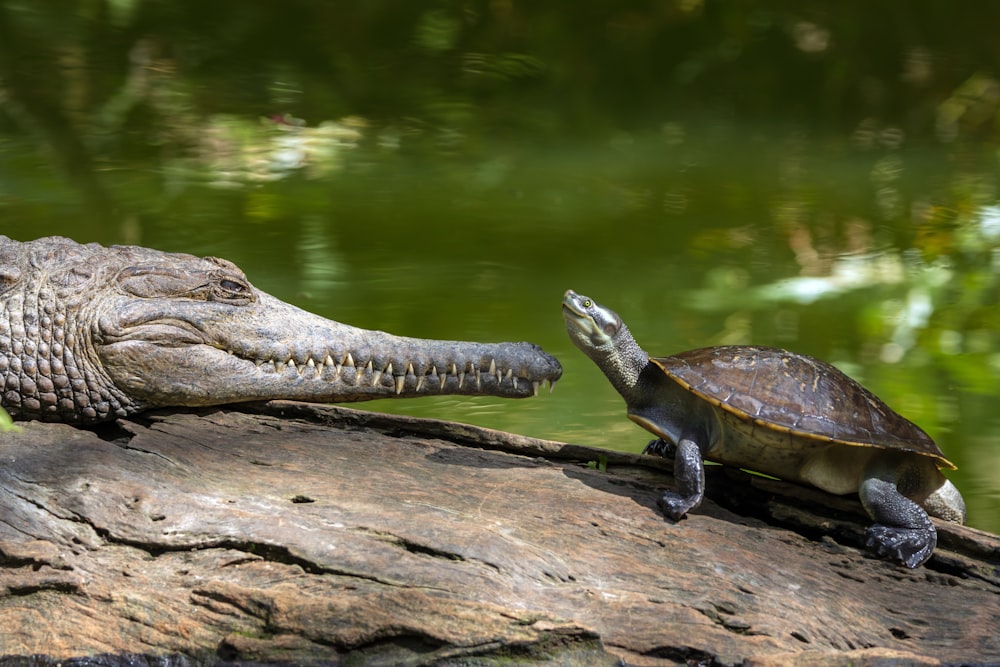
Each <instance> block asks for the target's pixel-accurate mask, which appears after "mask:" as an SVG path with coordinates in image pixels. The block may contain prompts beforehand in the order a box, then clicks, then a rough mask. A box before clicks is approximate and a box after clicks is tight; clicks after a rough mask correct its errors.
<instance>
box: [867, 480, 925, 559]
mask: <svg viewBox="0 0 1000 667" xmlns="http://www.w3.org/2000/svg"><path fill="white" fill-rule="evenodd" d="M859 495H860V496H861V503H862V504H863V505H864V506H865V509H866V510H867V511H868V514H870V515H871V517H872V518H873V519H875V522H876V523H875V524H874V525H873V526H871V527H870V528H868V531H867V532H866V541H865V545H866V546H867V547H869V548H871V549H874V550H875V552H876V553H877V554H878V555H879V556H881V557H883V558H885V557H889V558H893V559H895V560H898V561H900V562H901V563H902V564H903V565H905V566H906V567H910V568H914V567H919V566H921V565H923V564H924V563H925V562H926V561H927V559H928V558H930V557H931V554H932V553H933V552H934V547H935V546H936V545H937V531H936V530H934V524H933V523H931V520H930V517H928V516H927V512H925V511H924V510H923V509H922V508H921V507H920V506H919V505H917V504H916V503H915V502H913V501H912V500H910V499H909V498H907V497H906V496H904V495H903V494H902V493H900V492H899V490H898V489H897V488H896V482H895V481H890V480H885V479H879V478H874V477H873V478H869V479H866V480H864V481H863V482H862V483H861V488H860V489H859Z"/></svg>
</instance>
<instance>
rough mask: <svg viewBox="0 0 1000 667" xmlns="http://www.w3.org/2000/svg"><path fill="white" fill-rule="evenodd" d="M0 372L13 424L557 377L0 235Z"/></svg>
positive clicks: (550, 361)
mask: <svg viewBox="0 0 1000 667" xmlns="http://www.w3.org/2000/svg"><path fill="white" fill-rule="evenodd" d="M0 306H2V315H0V377H2V376H5V385H4V391H3V394H2V404H3V406H4V407H5V408H6V409H7V410H8V411H9V412H10V413H11V414H12V416H14V417H15V418H21V419H28V418H40V419H46V420H54V421H69V422H78V423H87V422H95V421H101V420H104V419H112V418H114V417H116V416H122V415H126V414H130V413H132V412H136V411H139V410H143V409H148V408H152V407H164V406H203V405H215V404H222V403H231V402H240V401H252V400H266V399H277V398H284V399H293V400H309V401H320V402H343V401H358V400H366V399H372V398H380V397H386V396H400V397H406V396H420V395H428V394H441V393H447V394H487V395H493V396H500V397H508V398H520V397H526V396H531V395H533V394H535V393H537V391H538V388H539V386H540V385H542V384H546V383H547V384H549V385H551V384H552V383H554V382H555V381H556V380H558V379H559V377H560V375H561V373H562V369H561V367H560V365H559V362H558V361H557V360H556V359H555V358H554V357H552V356H550V355H548V354H546V353H545V352H543V351H542V350H541V349H540V348H539V347H538V346H536V345H532V344H530V343H475V342H461V341H445V340H426V339H418V338H408V337H403V336H394V335H392V334H388V333H385V332H383V331H372V330H366V329H360V328H357V327H353V326H349V325H346V324H342V323H339V322H335V321H332V320H328V319H325V318H323V317H320V316H318V315H314V314H312V313H309V312H307V311H304V310H302V309H300V308H297V307H295V306H292V305H290V304H287V303H285V302H283V301H281V300H279V299H277V298H275V297H273V296H270V295H269V294H266V293H264V292H261V291H260V290H258V289H256V288H255V287H254V286H253V285H252V284H251V283H250V282H249V281H248V280H247V278H246V276H245V275H244V274H243V272H242V271H240V269H239V268H237V267H236V266H235V265H234V264H232V263H231V262H228V261H226V260H222V259H217V258H199V257H194V256H191V255H185V254H176V253H164V252H160V251H156V250H151V249H148V248H139V247H134V246H111V247H109V248H104V247H102V246H99V245H96V244H88V245H79V244H76V243H74V242H72V241H69V240H68V239H61V238H46V239H39V240H37V241H33V242H31V243H16V242H14V241H10V240H9V239H5V238H4V237H0Z"/></svg>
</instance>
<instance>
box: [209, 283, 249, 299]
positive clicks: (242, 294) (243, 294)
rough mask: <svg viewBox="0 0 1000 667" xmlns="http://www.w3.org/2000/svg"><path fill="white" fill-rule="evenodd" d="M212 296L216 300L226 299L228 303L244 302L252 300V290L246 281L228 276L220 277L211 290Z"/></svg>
mask: <svg viewBox="0 0 1000 667" xmlns="http://www.w3.org/2000/svg"><path fill="white" fill-rule="evenodd" d="M212 296H213V298H214V299H215V300H216V301H226V302H229V303H245V302H248V301H253V291H252V290H251V289H250V286H249V285H247V284H246V283H242V282H239V281H236V280H230V279H229V278H220V279H219V282H217V283H216V285H215V289H213V290H212Z"/></svg>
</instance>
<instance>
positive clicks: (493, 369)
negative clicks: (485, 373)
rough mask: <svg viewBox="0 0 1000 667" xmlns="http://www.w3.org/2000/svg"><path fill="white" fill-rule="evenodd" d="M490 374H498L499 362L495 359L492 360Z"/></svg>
mask: <svg viewBox="0 0 1000 667" xmlns="http://www.w3.org/2000/svg"><path fill="white" fill-rule="evenodd" d="M489 373H490V375H496V374H497V362H496V360H495V359H490V370H489Z"/></svg>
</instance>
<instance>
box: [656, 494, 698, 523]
mask: <svg viewBox="0 0 1000 667" xmlns="http://www.w3.org/2000/svg"><path fill="white" fill-rule="evenodd" d="M656 504H657V506H658V507H659V508H660V510H661V511H662V512H663V513H664V514H666V515H667V516H668V517H670V518H671V519H673V520H674V521H680V520H681V519H683V518H684V515H686V514H687V513H688V512H689V511H691V510H693V509H694V508H695V507H697V506H698V505H700V504H701V498H700V497H695V498H685V497H684V496H682V495H680V494H679V493H674V492H673V491H664V492H663V496H662V497H661V498H660V499H659V500H657V501H656Z"/></svg>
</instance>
